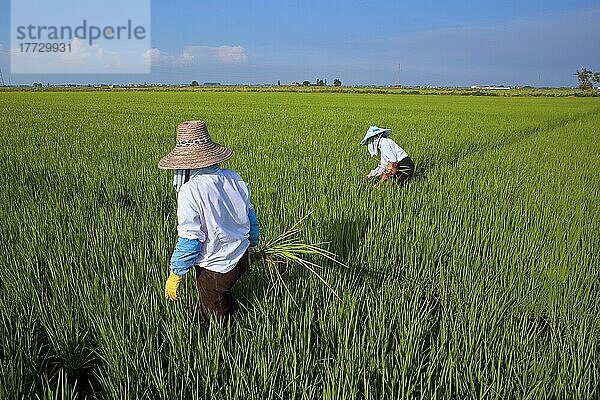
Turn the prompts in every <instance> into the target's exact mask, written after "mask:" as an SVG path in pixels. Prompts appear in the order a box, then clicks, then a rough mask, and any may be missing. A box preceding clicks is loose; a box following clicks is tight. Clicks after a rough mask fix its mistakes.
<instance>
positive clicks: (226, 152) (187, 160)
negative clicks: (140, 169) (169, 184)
mask: <svg viewBox="0 0 600 400" xmlns="http://www.w3.org/2000/svg"><path fill="white" fill-rule="evenodd" d="M232 155H233V150H231V149H230V148H227V147H225V146H221V145H220V144H218V143H215V142H213V141H212V139H211V138H210V135H209V134H208V129H207V128H206V124H205V123H204V122H203V121H186V122H182V123H181V124H179V126H177V143H176V144H175V148H174V149H173V150H171V152H170V153H169V154H167V155H166V156H164V157H163V158H162V159H161V160H160V161H159V162H158V168H161V169H195V168H203V167H208V166H209V165H213V164H217V163H220V162H223V161H226V160H228V159H229V158H231V156H232Z"/></svg>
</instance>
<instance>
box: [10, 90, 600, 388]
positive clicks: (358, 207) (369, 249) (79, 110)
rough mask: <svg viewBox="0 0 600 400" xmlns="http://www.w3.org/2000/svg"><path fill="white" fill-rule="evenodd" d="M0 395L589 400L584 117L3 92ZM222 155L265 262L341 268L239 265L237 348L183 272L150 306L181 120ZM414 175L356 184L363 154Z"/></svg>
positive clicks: (263, 98)
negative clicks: (267, 250) (253, 215)
mask: <svg viewBox="0 0 600 400" xmlns="http://www.w3.org/2000/svg"><path fill="white" fill-rule="evenodd" d="M0 107H1V109H2V112H1V113H0V130H1V131H0V132H1V134H0V215H1V216H2V224H1V225H0V246H1V248H0V251H1V252H2V257H1V258H0V278H1V279H0V280H1V284H0V398H6V399H11V398H33V397H36V396H37V397H40V398H56V397H59V398H60V397H61V396H62V397H67V398H68V397H78V398H84V397H86V396H87V397H102V398H108V399H122V398H169V399H175V398H223V399H232V398H256V399H268V398H331V399H351V398H374V399H396V398H498V399H505V398H531V399H544V398H597V397H598V396H600V389H598V382H599V381H600V319H599V318H598V313H599V311H600V296H599V292H600V276H599V275H600V272H599V271H600V269H599V268H598V266H599V265H600V256H599V254H600V220H599V215H600V202H599V200H598V199H599V190H600V139H599V137H600V102H599V100H598V99H597V98H546V97H540V98H532V97H514V98H511V97H461V96H427V95H419V96H417V95H390V94H387V95H386V94H350V93H261V92H255V93H251V92H248V93H235V92H222V93H219V92H183V93H178V92H133V93H128V92H103V93H90V92H41V93H36V92H15V93H0ZM190 119H201V120H204V121H205V122H206V124H207V126H208V128H209V130H210V133H211V136H212V137H213V139H214V140H215V141H217V142H219V143H222V144H225V145H227V146H230V147H231V148H233V149H234V152H235V154H234V157H233V158H232V159H231V160H230V161H228V162H226V163H225V164H224V165H223V166H224V167H228V168H232V169H234V170H236V171H237V172H239V173H240V175H241V176H242V177H243V178H244V179H245V180H246V181H247V182H248V183H249V184H250V185H251V187H252V202H253V203H254V205H255V207H256V209H257V214H258V218H259V223H260V225H261V234H262V239H261V240H262V241H263V242H264V241H265V240H268V239H271V238H274V237H276V236H278V235H279V234H281V233H282V232H284V231H285V230H286V229H288V228H289V227H291V226H292V225H293V224H294V223H296V222H297V221H298V220H300V219H301V218H302V217H304V216H306V215H307V214H310V215H309V216H308V217H307V219H306V220H304V221H303V223H302V226H301V227H302V234H301V235H302V239H303V240H306V241H308V242H323V241H326V242H329V244H328V246H327V248H328V249H329V250H331V251H333V252H335V253H336V254H338V255H339V257H340V260H341V261H342V262H344V263H346V264H347V265H348V266H349V269H344V268H342V267H339V266H336V265H335V264H332V263H329V262H324V261H322V260H318V259H316V260H314V261H316V262H317V263H319V264H320V265H321V266H322V269H320V270H319V272H320V273H321V275H322V276H323V277H324V278H325V279H326V280H327V282H329V284H330V285H331V286H332V287H333V288H334V289H335V291H336V292H337V293H338V294H339V296H340V297H341V300H339V299H337V298H336V297H335V296H334V295H333V294H332V293H331V292H330V291H329V290H328V289H327V288H326V287H325V286H324V285H323V284H322V283H321V282H320V281H319V280H317V279H316V278H315V277H314V276H313V275H311V274H310V273H307V272H306V271H303V270H301V269H299V268H298V267H294V266H289V267H287V268H285V270H284V271H283V272H284V279H285V282H286V284H287V288H288V289H289V291H288V290H286V289H285V287H284V286H283V285H281V284H280V283H278V282H274V281H271V280H270V279H269V274H267V273H266V272H265V270H264V268H266V266H263V265H255V267H254V268H253V270H252V272H250V273H249V274H248V275H247V276H245V277H244V278H242V279H241V280H240V281H239V283H238V285H237V286H236V288H235V294H236V297H237V298H238V299H240V302H241V304H242V308H243V313H241V315H240V316H239V318H238V319H237V320H236V324H235V326H234V327H233V329H230V328H227V327H225V328H224V327H221V326H219V325H217V324H211V325H210V326H209V327H207V326H206V325H204V324H203V323H202V322H201V318H200V316H199V312H198V297H197V294H196V292H195V282H194V279H193V276H192V274H189V276H186V277H185V279H184V282H183V285H182V287H181V288H180V296H181V299H180V300H179V301H177V302H176V303H169V302H167V301H166V300H165V299H164V281H165V279H166V278H167V276H168V272H169V269H168V265H169V264H168V263H169V258H170V256H171V252H172V250H173V247H174V244H175V242H176V239H177V233H176V224H177V221H176V194H175V192H174V190H173V189H172V188H171V186H170V183H171V180H172V175H171V173H170V172H166V171H161V170H159V169H158V168H157V162H158V160H159V159H160V158H161V157H162V156H163V155H165V154H166V153H167V152H168V151H169V150H170V149H171V148H172V146H173V145H174V141H175V129H176V126H177V124H178V123H179V122H182V121H185V120H190ZM369 125H378V126H381V127H387V128H391V129H392V130H393V135H392V138H393V139H394V140H396V141H397V143H398V144H399V145H400V146H402V147H403V148H404V149H405V150H406V151H407V152H408V153H409V154H410V156H411V157H412V158H413V160H414V161H415V163H416V174H415V178H414V179H413V181H412V182H411V184H410V185H408V186H407V187H404V188H401V189H398V188H396V187H393V186H389V185H388V186H386V185H383V186H381V187H373V186H371V185H370V184H369V182H368V181H366V180H365V178H364V176H365V175H366V173H367V172H368V171H369V170H370V169H372V168H374V167H375V165H376V164H377V163H378V159H377V158H370V157H369V155H368V153H367V151H366V149H365V148H364V147H361V146H359V145H358V142H359V140H360V139H361V138H362V136H363V135H364V132H365V131H366V129H367V128H368V127H369Z"/></svg>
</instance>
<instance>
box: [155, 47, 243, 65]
mask: <svg viewBox="0 0 600 400" xmlns="http://www.w3.org/2000/svg"><path fill="white" fill-rule="evenodd" d="M144 58H145V59H147V60H150V61H151V62H152V64H154V65H169V66H181V67H187V66H194V65H210V64H215V63H217V64H222V65H236V64H242V63H245V62H246V61H248V55H247V54H246V49H245V48H243V47H242V46H225V45H224V46H186V47H184V48H183V51H182V52H181V54H179V55H170V54H167V53H165V52H163V51H161V50H160V49H157V48H152V49H148V50H146V52H145V53H144Z"/></svg>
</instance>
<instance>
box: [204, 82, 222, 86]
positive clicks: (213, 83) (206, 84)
mask: <svg viewBox="0 0 600 400" xmlns="http://www.w3.org/2000/svg"><path fill="white" fill-rule="evenodd" d="M203 85H204V86H221V82H204V83H203Z"/></svg>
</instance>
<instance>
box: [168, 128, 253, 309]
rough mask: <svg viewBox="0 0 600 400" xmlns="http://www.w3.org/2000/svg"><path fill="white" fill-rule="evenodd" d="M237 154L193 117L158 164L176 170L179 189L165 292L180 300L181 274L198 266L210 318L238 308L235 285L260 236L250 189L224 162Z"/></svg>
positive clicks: (202, 297) (200, 288)
mask: <svg viewBox="0 0 600 400" xmlns="http://www.w3.org/2000/svg"><path fill="white" fill-rule="evenodd" d="M232 155H233V151H232V150H231V149H229V148H227V147H225V146H221V145H220V144H217V143H215V142H213V141H212V140H211V138H210V135H209V133H208V129H207V128H206V125H205V124H204V122H202V121H187V122H183V123H181V124H179V126H178V127H177V143H176V145H175V148H174V149H173V150H172V151H171V152H170V153H169V154H167V155H166V156H165V157H164V158H163V159H161V160H160V161H159V163H158V166H159V168H162V169H172V170H174V178H173V186H174V188H175V190H176V191H177V220H178V225H177V234H178V236H179V239H178V241H177V245H176V246H175V250H174V251H173V256H172V257H171V263H170V269H171V272H170V275H169V278H168V279H167V282H166V284H165V296H166V297H167V298H168V299H170V300H175V299H176V298H177V289H178V287H179V282H180V281H181V277H182V276H183V275H184V274H185V273H186V272H188V271H189V270H190V269H191V268H192V266H195V269H196V283H197V286H198V293H199V296H200V303H201V306H202V312H203V314H204V316H205V317H206V318H209V317H210V316H211V315H215V316H217V317H220V318H221V319H222V318H223V317H226V316H229V315H230V314H231V313H233V312H234V311H235V310H236V309H237V303H236V301H235V299H234V298H233V296H232V294H231V289H232V287H233V285H234V284H235V283H236V281H237V280H238V279H239V278H240V277H241V276H242V275H244V273H245V272H246V270H247V269H248V267H249V265H250V258H249V254H251V253H252V251H253V250H255V246H256V245H257V244H258V239H259V228H258V222H257V219H256V213H255V212H254V207H253V206H252V203H250V188H249V187H248V185H247V184H246V183H245V182H244V181H243V180H242V178H241V177H240V176H239V175H238V174H237V173H236V172H234V171H232V170H230V169H225V168H221V167H220V166H219V163H221V162H223V161H226V160H228V159H229V158H230V157H231V156H232Z"/></svg>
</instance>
